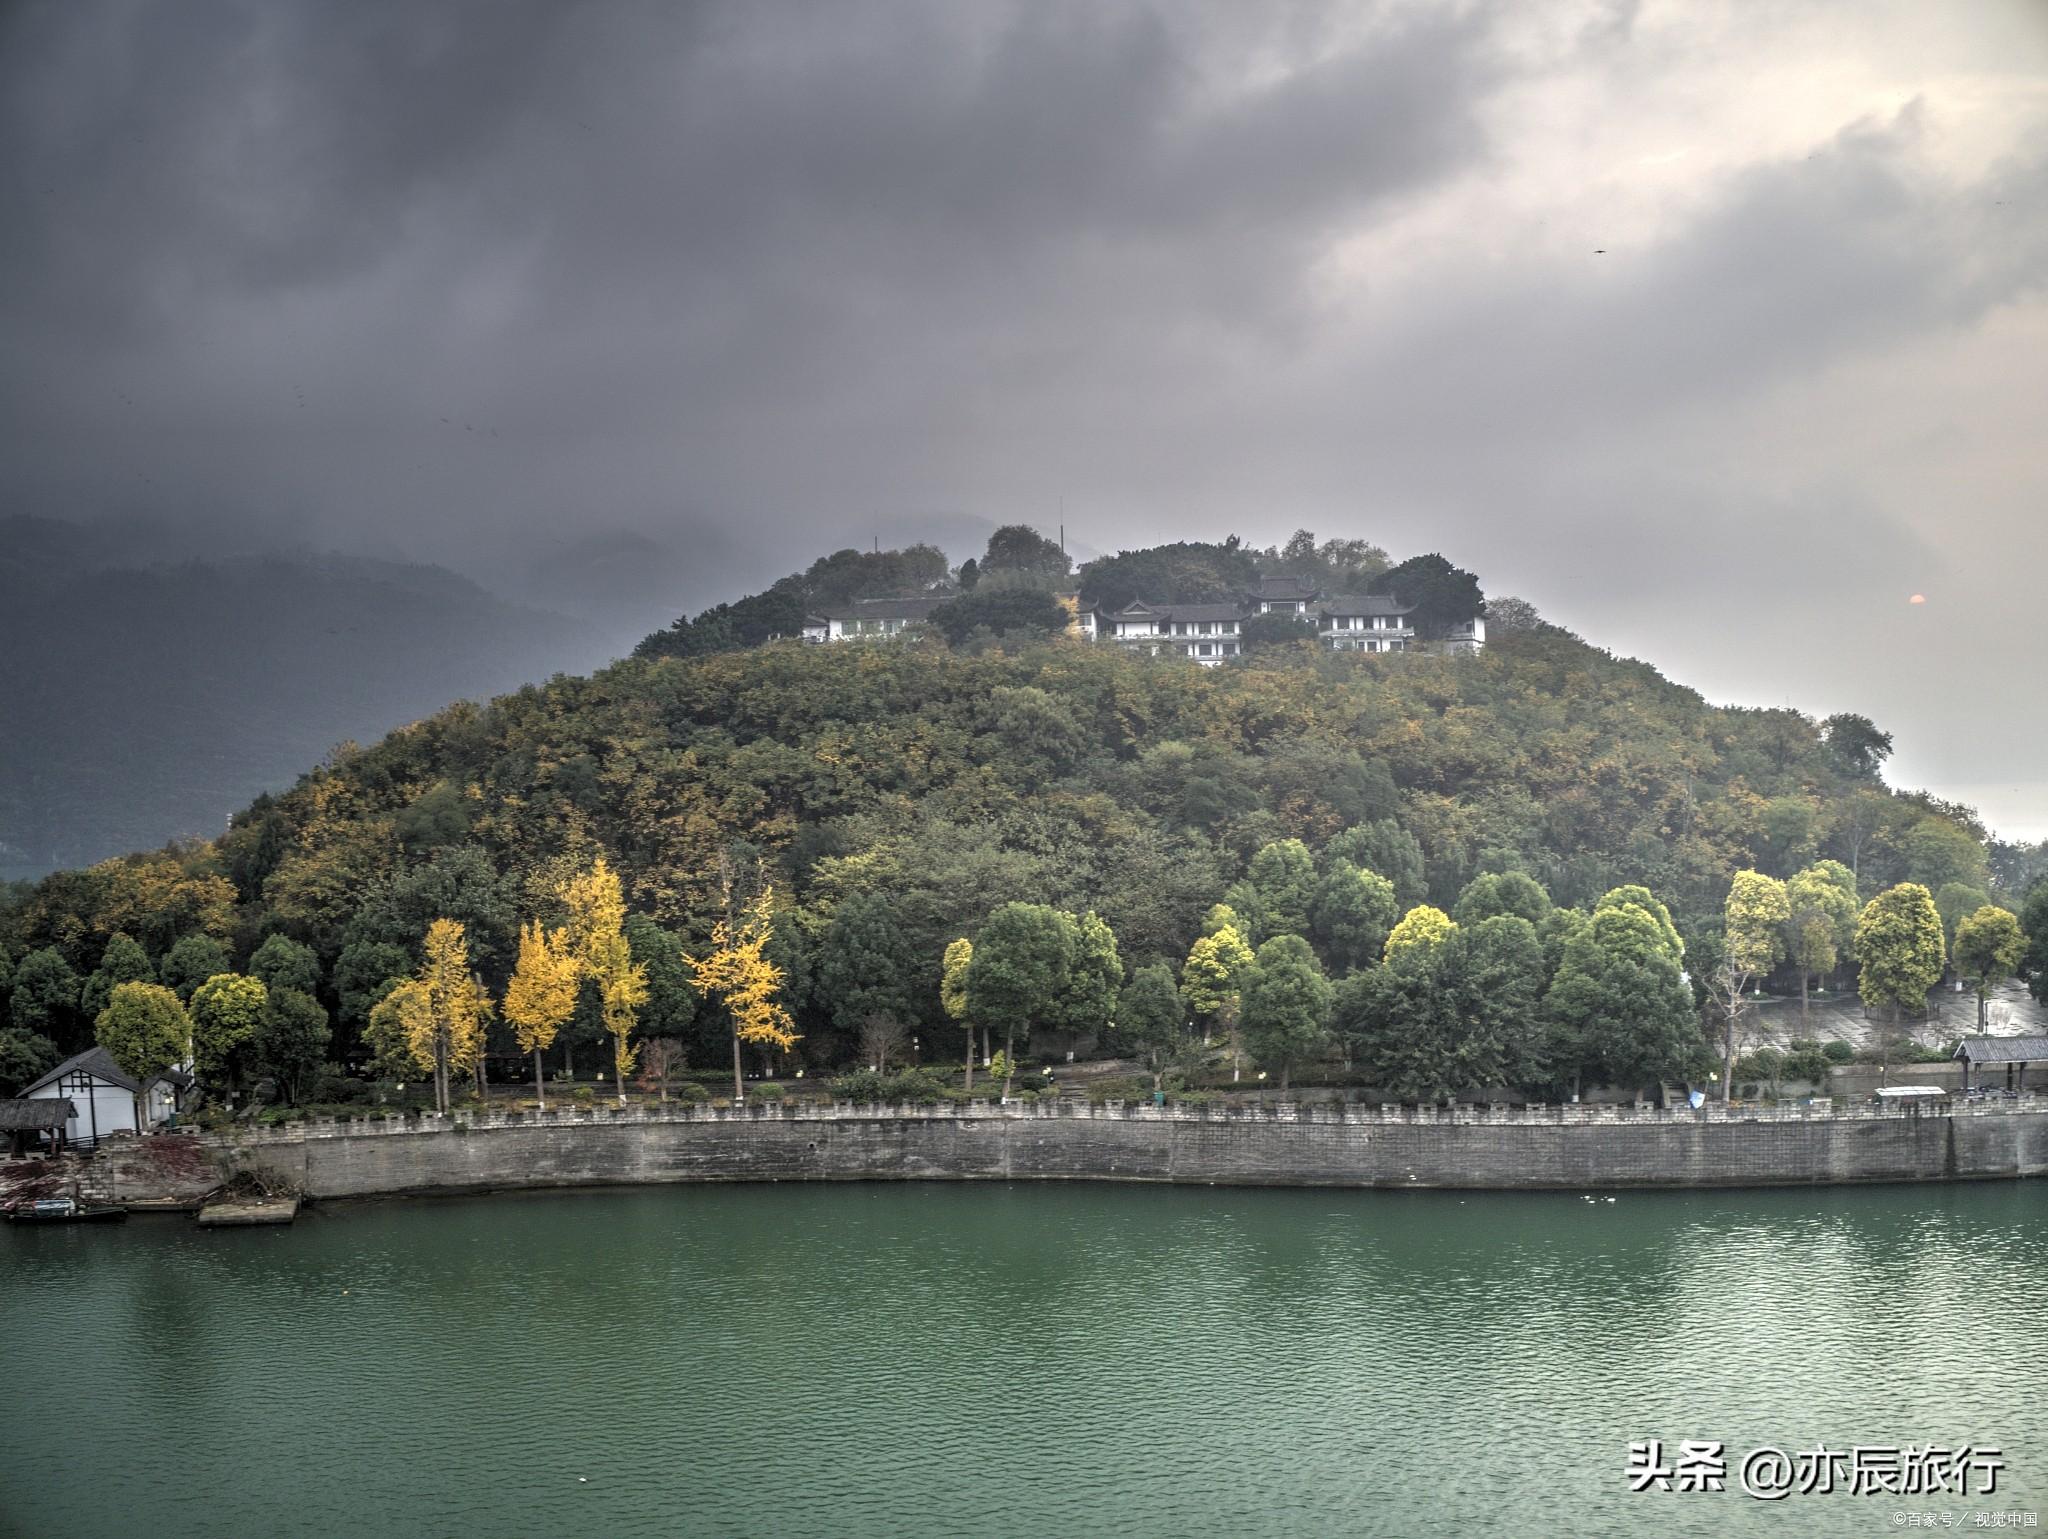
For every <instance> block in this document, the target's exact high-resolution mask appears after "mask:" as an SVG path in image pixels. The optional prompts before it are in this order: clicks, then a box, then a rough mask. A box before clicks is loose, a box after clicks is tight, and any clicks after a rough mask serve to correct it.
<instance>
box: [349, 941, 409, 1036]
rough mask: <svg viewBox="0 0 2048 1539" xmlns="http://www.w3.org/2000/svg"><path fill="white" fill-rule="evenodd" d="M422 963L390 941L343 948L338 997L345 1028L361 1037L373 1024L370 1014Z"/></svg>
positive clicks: (358, 943) (364, 942)
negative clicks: (399, 982)
mask: <svg viewBox="0 0 2048 1539" xmlns="http://www.w3.org/2000/svg"><path fill="white" fill-rule="evenodd" d="M418 966H419V959H418V958H417V957H416V956H414V955H413V953H412V952H411V951H409V950H407V949H406V948H405V947H404V946H395V945H393V944H391V943H390V942H389V941H352V942H350V943H349V944H348V945H346V946H344V947H342V948H341V955H340V956H339V957H337V958H336V959H335V963H334V995H335V1002H336V1004H337V1005H338V1006H339V1009H338V1010H337V1011H336V1015H337V1018H338V1019H339V1020H340V1022H341V1025H342V1026H343V1027H344V1028H345V1029H347V1030H349V1031H353V1032H358V1033H360V1032H361V1031H363V1030H364V1028H365V1027H367V1026H368V1025H369V1023H370V1011H371V1010H373V1009H374V1008H376V1005H377V1002H378V1001H379V1000H381V999H383V997H384V996H385V995H386V994H388V993H390V992H391V985H392V984H393V983H394V982H396V981H398V980H399V979H402V978H410V977H411V976H412V974H413V969H415V968H416V967H418Z"/></svg>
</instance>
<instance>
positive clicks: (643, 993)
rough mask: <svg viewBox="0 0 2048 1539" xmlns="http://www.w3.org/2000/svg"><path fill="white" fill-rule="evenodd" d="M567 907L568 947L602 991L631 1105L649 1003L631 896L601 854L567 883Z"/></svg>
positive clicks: (580, 971)
mask: <svg viewBox="0 0 2048 1539" xmlns="http://www.w3.org/2000/svg"><path fill="white" fill-rule="evenodd" d="M560 896H561V900H562V906H563V907H564V908H566V909H567V910H568V911H569V922H568V924H567V925H566V926H565V927H564V930H563V945H564V948H565V950H566V952H567V954H568V956H569V957H570V958H571V959H572V960H573V962H574V964H575V966H576V970H577V976H578V978H579V979H588V980H589V981H590V982H591V983H592V984H594V985H595V986H596V988H597V992H598V1001H599V1004H600V1005H601V1007H602V1009H603V1017H604V1029H605V1030H606V1031H607V1032H609V1033H611V1038H612V1073H613V1076H614V1078H615V1079H616V1081H617V1084H618V1092H619V1104H620V1105H621V1106H624V1105H625V1104H626V1076H627V1075H628V1074H630V1073H631V1072H632V1071H633V1060H634V1058H635V1057H636V1056H637V1055H638V1052H639V1049H638V1048H636V1047H635V1046H634V1045H633V1041H632V1037H633V1028H634V1027H635V1026H636V1025H638V1024H639V1021H640V1007H641V1006H642V1005H644V1004H646V1003H647V969H646V967H645V966H644V965H642V964H641V963H639V962H636V961H634V960H633V948H632V946H631V945H630V944H629V943H628V942H627V940H626V930H625V924H626V898H625V894H624V893H623V892H622V891H621V890H620V888H619V877H618V873H617V872H616V871H614V870H612V868H611V867H610V866H609V865H608V864H606V862H605V858H604V857H603V856H602V855H600V856H598V858H597V860H596V862H595V863H594V864H593V865H592V866H591V868H590V869H589V870H588V871H585V872H583V873H582V874H581V875H578V876H572V877H570V878H569V880H568V881H566V882H564V883H563V884H562V888H561V893H560Z"/></svg>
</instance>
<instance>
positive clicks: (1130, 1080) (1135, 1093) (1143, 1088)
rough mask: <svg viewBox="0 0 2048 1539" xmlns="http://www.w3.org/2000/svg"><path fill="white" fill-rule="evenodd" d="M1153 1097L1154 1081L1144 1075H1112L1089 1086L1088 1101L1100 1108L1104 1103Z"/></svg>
mask: <svg viewBox="0 0 2048 1539" xmlns="http://www.w3.org/2000/svg"><path fill="white" fill-rule="evenodd" d="M1151 1095H1152V1081H1151V1080H1150V1079H1148V1078H1146V1077H1145V1076H1143V1075H1137V1074H1112V1075H1110V1076H1108V1077H1107V1078H1104V1079H1098V1080H1096V1081H1094V1082H1093V1083H1092V1084H1090V1085H1089V1086H1088V1099H1089V1100H1090V1101H1092V1102H1094V1103H1095V1104H1096V1105H1097V1106H1100V1105H1101V1104H1102V1103H1103V1102H1104V1101H1142V1100H1149V1099H1150V1098H1151Z"/></svg>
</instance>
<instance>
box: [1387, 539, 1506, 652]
mask: <svg viewBox="0 0 2048 1539" xmlns="http://www.w3.org/2000/svg"><path fill="white" fill-rule="evenodd" d="M1366 591H1367V592H1369V593H1391V594H1393V595H1394V596H1395V597H1396V598H1397V599H1399V600H1400V601H1401V602H1402V603H1403V604H1407V605H1409V606H1411V612H1410V614H1409V616H1408V619H1409V623H1410V624H1412V625H1413V626H1414V627H1415V634H1416V635H1417V636H1419V637H1420V638H1421V639H1423V640H1424V641H1434V640H1437V639H1440V638H1441V637H1442V636H1444V635H1445V634H1446V633H1447V632H1449V631H1450V630H1452V629H1453V628H1455V627H1457V626H1460V625H1463V624H1465V623H1466V622H1467V621H1469V620H1474V619H1477V618H1478V617H1479V616H1481V615H1483V614H1485V613H1486V595H1485V594H1484V593H1482V592H1481V591H1480V588H1479V579H1478V578H1477V577H1475V576H1473V575H1472V574H1471V573H1470V572H1468V571H1466V570H1465V569H1464V568H1463V567H1456V566H1452V565H1451V563H1450V562H1448V561H1446V560H1445V559H1444V558H1443V557H1442V556H1439V555H1436V554H1435V553H1431V554H1429V555H1426V556H1411V557H1409V558H1408V559H1407V560H1406V561H1403V562H1402V563H1401V564H1400V565H1399V566H1396V567H1393V568H1391V569H1389V570H1388V571H1386V572H1383V573H1381V574H1380V575H1379V576H1378V577H1375V578H1374V579H1373V580H1372V582H1371V583H1370V584H1369V585H1368V587H1367V589H1366Z"/></svg>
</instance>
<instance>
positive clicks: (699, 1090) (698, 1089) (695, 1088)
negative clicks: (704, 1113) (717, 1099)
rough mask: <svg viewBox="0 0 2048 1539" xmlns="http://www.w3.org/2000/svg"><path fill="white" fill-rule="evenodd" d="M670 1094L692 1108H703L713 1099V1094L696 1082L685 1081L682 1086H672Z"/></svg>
mask: <svg viewBox="0 0 2048 1539" xmlns="http://www.w3.org/2000/svg"><path fill="white" fill-rule="evenodd" d="M669 1094H670V1095H671V1096H673V1097H674V1098H675V1099H676V1100H678V1101H683V1102H687V1103H688V1104H689V1105H691V1106H702V1105H703V1104H704V1103H705V1102H706V1101H708V1100H710V1099H711V1092H710V1091H708V1090H706V1089H705V1088H704V1087H703V1086H702V1085H700V1084H697V1083H696V1082H695V1081H694V1080H685V1081H684V1082H683V1083H682V1084H680V1085H675V1086H672V1087H671V1088H670V1090H669Z"/></svg>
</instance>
